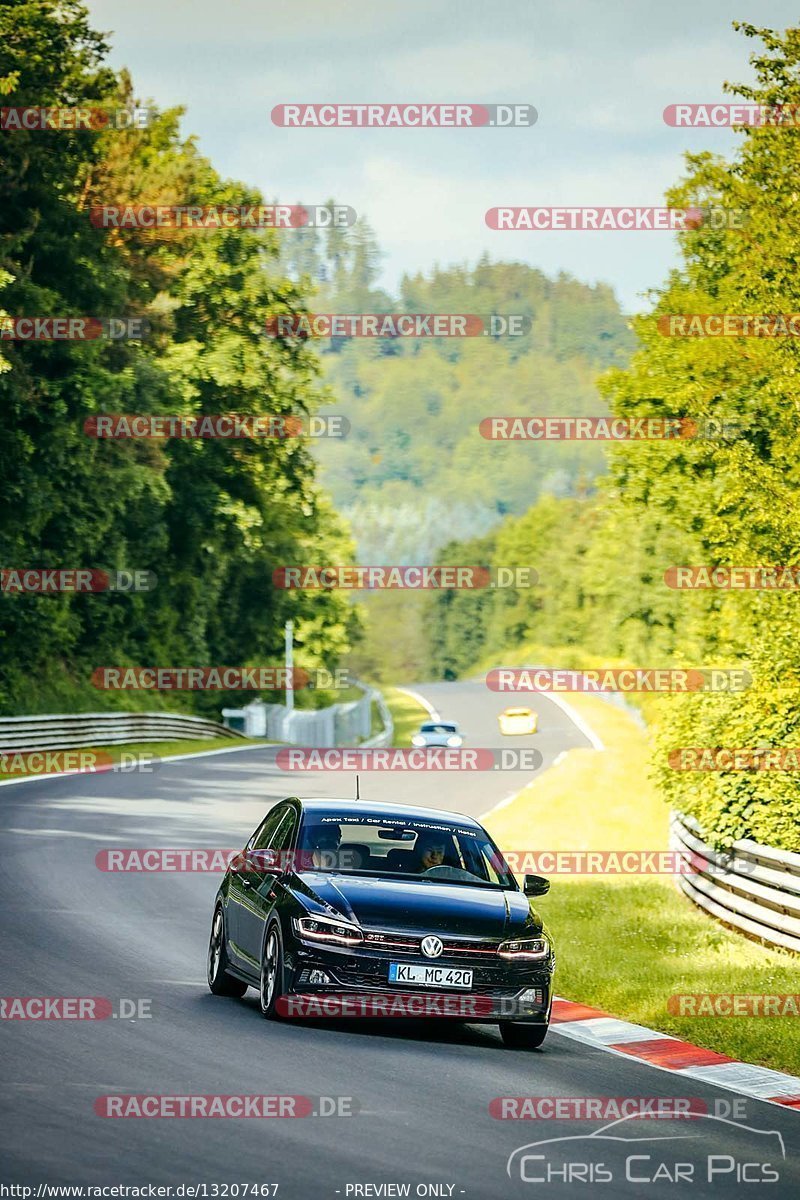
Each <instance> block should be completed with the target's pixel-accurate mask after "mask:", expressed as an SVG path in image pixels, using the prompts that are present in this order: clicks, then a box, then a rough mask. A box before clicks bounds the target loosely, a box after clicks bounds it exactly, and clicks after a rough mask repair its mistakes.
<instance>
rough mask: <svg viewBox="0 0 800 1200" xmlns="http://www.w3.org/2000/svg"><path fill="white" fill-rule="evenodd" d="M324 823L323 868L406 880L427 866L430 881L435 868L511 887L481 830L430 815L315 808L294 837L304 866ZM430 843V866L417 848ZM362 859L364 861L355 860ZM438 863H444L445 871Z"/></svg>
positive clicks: (456, 877) (461, 878)
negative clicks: (328, 835)
mask: <svg viewBox="0 0 800 1200" xmlns="http://www.w3.org/2000/svg"><path fill="white" fill-rule="evenodd" d="M326 828H331V829H332V830H335V836H334V838H333V841H332V843H331V845H330V846H329V847H328V848H327V850H326V861H325V869H326V870H331V871H338V872H343V873H348V872H352V871H357V872H358V873H359V874H362V875H363V874H373V875H391V876H395V875H396V876H397V877H398V878H403V877H405V878H406V879H408V878H417V879H419V878H424V877H425V872H426V870H427V871H431V872H433V873H432V874H431V875H430V876H429V878H430V880H431V882H432V881H433V880H434V878H435V873H436V870H437V869H438V871H439V874H438V880H439V882H452V883H456V882H459V883H471V884H473V885H474V884H484V885H490V886H494V887H498V886H499V887H513V886H514V884H513V879H512V878H511V875H510V872H509V871H508V870H507V868H506V866H505V863H504V862H503V859H502V856H501V855H500V854H499V852H498V850H497V848H496V847H495V846H494V845H493V843H492V842H491V841H490V840H489V838H488V836H487V835H486V834H485V833H484V832H483V830H480V829H474V828H472V827H466V826H465V827H460V826H455V825H448V824H447V823H446V822H439V821H433V820H431V821H426V820H416V819H414V818H406V819H405V820H400V821H398V819H397V817H395V816H391V815H388V814H387V816H386V817H385V818H381V817H373V818H371V819H370V820H369V821H366V820H364V819H363V818H361V819H360V818H358V817H354V816H351V815H349V814H336V813H334V812H330V813H325V814H322V813H315V814H314V819H313V821H308V819H307V818H306V819H305V820H304V823H303V828H302V831H301V835H300V841H299V848H300V856H301V859H302V861H303V864H304V869H309V868H308V864H307V863H306V861H305V859H306V856H310V855H311V853H312V852H313V848H314V846H315V845H318V844H319V832H320V830H324V829H326ZM337 844H338V846H339V847H340V849H339V850H337V849H336V846H337ZM431 845H435V846H437V847H438V848H439V854H438V855H437V859H436V862H435V865H430V866H429V865H427V864H426V863H425V862H423V853H424V851H425V849H426V847H430V846H431ZM354 846H355V847H358V848H359V850H361V851H362V853H361V854H359V856H358V859H357V860H355V859H354V856H353V853H352V850H353V847H354ZM363 852H366V853H363ZM364 860H366V862H367V864H368V865H367V866H362V865H360V864H361V863H362V862H363V861H364ZM441 868H448V872H447V874H446V875H445V873H444V872H443V871H442V870H441ZM301 869H303V868H301Z"/></svg>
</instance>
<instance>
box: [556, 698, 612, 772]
mask: <svg viewBox="0 0 800 1200" xmlns="http://www.w3.org/2000/svg"><path fill="white" fill-rule="evenodd" d="M545 694H546V695H547V699H548V700H552V702H553V704H555V706H556V708H560V709H561V711H562V712H563V713H566V715H567V716H568V717H569V719H570V721H572V724H573V725H574V726H575V727H576V728H577V729H578V731H579V732H580V733H582V734H583V736H584V737H585V738H586V740H587V741H588V742H590V743H591V747H592V749H593V750H605V746H604V745H603V742H602V740H601V739H600V738H599V737H598V736H597V734H596V733H595V731H594V730H593V729H592V727H591V725H590V724H589V722H588V721H585V720H584V718H583V717H582V716H581V714H580V713H579V712H576V710H575V709H574V708H573V707H572V705H571V704H569V703H568V702H567V701H566V700H565V699H564V698H563V697H562V696H559V695H558V693H557V692H547V693H545ZM557 761H558V759H556V762H557ZM553 766H555V763H553Z"/></svg>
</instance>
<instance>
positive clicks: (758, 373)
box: [416, 25, 800, 849]
mask: <svg viewBox="0 0 800 1200" xmlns="http://www.w3.org/2000/svg"><path fill="white" fill-rule="evenodd" d="M740 28H741V30H742V32H743V33H744V34H745V35H746V36H747V37H748V38H759V39H760V40H761V45H760V46H759V49H758V50H757V52H756V53H755V54H754V55H753V56H752V59H751V61H752V62H753V65H754V67H755V69H756V72H757V84H756V85H755V86H754V87H752V88H751V87H737V88H735V89H731V90H733V91H734V92H735V93H736V94H738V95H739V96H741V97H743V98H744V99H746V100H748V101H755V102H760V103H763V104H766V105H777V104H785V105H795V106H796V105H798V103H800V31H798V30H797V29H791V30H788V31H787V33H786V34H785V35H782V34H777V33H774V32H772V31H769V30H761V29H756V28H754V27H753V26H750V25H743V26H740ZM740 137H741V142H740V143H739V146H738V149H737V151H736V152H735V154H734V155H733V156H732V157H731V159H730V160H729V161H727V160H724V159H722V158H720V157H718V156H712V155H711V154H708V153H702V154H696V155H690V156H689V157H688V161H687V172H686V177H685V178H684V179H683V180H682V181H681V182H680V183H679V184H678V185H676V186H675V187H674V188H673V189H672V191H671V193H670V194H669V196H668V201H669V203H670V204H673V205H687V204H690V203H694V204H699V205H703V204H716V205H719V206H721V207H723V208H726V209H739V210H743V211H744V212H745V213H746V215H747V220H746V222H745V226H744V228H743V229H742V230H740V231H733V230H728V231H725V230H710V229H703V228H701V229H700V230H698V231H695V232H690V233H685V234H682V235H680V242H681V245H680V250H681V265H680V267H679V268H678V269H676V270H675V271H674V272H672V274H671V275H670V277H669V279H668V280H667V281H666V283H665V284H664V286H663V287H662V288H661V289H660V291H659V292H658V294H657V298H656V304H655V308H654V310H653V312H652V313H650V314H648V315H646V316H641V317H638V318H636V320H635V330H636V334H637V338H638V344H639V348H638V349H637V351H636V353H635V355H634V357H633V360H632V363H631V365H630V366H629V367H628V368H623V369H618V368H617V369H612V370H610V371H608V372H606V373H605V375H604V376H603V378H602V379H601V381H600V387H601V390H602V392H603V395H604V396H605V397H606V399H607V402H608V404H609V406H610V408H611V410H612V411H613V413H614V414H616V415H618V416H620V417H629V418H635V417H640V416H669V417H673V416H678V417H688V418H692V419H694V420H696V421H697V422H701V423H702V422H704V421H709V420H715V421H717V422H718V423H720V424H721V426H722V427H723V429H724V430H725V431H724V433H723V436H721V437H718V438H706V439H687V440H681V439H676V440H671V441H660V442H658V441H654V442H639V443H632V444H628V445H620V446H619V447H616V448H615V449H614V451H613V453H612V454H611V462H610V472H609V475H608V477H607V478H606V479H604V480H603V481H602V482H601V484H600V486H599V488H598V490H597V493H596V495H594V496H590V497H585V498H580V497H557V496H546V497H543V498H541V499H540V500H539V501H538V502H537V503H536V504H535V505H534V506H533V507H532V508H531V509H530V510H529V511H528V512H527V513H525V514H523V515H521V516H518V517H510V518H508V519H507V520H506V521H505V522H504V523H503V524H502V525H501V526H500V527H499V528H498V529H497V530H495V531H493V532H492V533H490V534H488V535H487V536H485V537H483V538H481V539H478V540H474V539H473V540H471V541H470V540H468V541H462V542H458V543H454V544H451V545H449V546H448V547H447V548H446V549H445V551H443V553H442V556H441V557H442V561H448V562H457V561H461V562H463V561H477V562H486V563H494V564H503V565H508V564H525V565H530V566H533V567H534V568H535V569H536V571H537V572H538V576H539V584H538V586H537V587H535V588H531V589H529V590H526V591H518V592H512V591H508V592H500V591H495V592H483V593H467V592H462V593H454V592H448V593H441V594H437V595H434V596H432V597H431V598H430V600H428V601H427V602H426V604H425V605H424V606H423V607H422V611H421V612H420V613H419V614H417V616H418V626H417V629H418V634H419V637H418V642H417V645H418V646H423V645H424V646H425V650H424V652H421V654H420V651H419V650H418V651H417V654H418V655H420V656H421V657H422V658H423V660H424V661H423V662H422V663H417V664H416V667H417V670H422V671H425V670H426V669H427V670H428V671H430V672H431V673H433V674H434V675H436V676H439V677H442V676H445V677H447V676H450V677H452V676H453V675H455V674H459V673H461V672H463V671H466V670H468V669H469V668H470V667H471V666H472V665H473V664H475V663H476V662H477V661H479V660H485V659H486V658H487V656H488V657H489V658H493V659H494V660H495V661H497V662H501V661H502V658H503V654H504V653H505V652H508V651H510V650H511V649H512V648H514V647H519V646H523V645H525V644H530V645H531V646H535V647H537V648H539V650H540V651H541V649H542V648H543V647H544V648H547V647H551V648H560V649H559V652H558V653H559V656H560V657H559V662H563V661H564V659H565V656H569V658H570V659H571V662H570V664H569V665H573V666H578V665H580V664H581V662H583V663H584V665H587V666H588V665H590V664H589V656H595V657H596V656H605V657H606V659H609V658H613V659H624V660H626V661H628V662H632V663H634V664H636V665H639V666H647V667H652V666H659V665H666V664H669V663H681V664H683V665H687V666H735V665H742V666H745V667H746V668H747V669H748V670H749V672H750V673H751V675H752V677H753V683H752V686H751V687H750V688H749V689H748V690H747V691H746V692H744V693H742V694H740V695H737V696H729V695H725V694H722V693H720V694H708V695H701V694H698V695H695V696H691V697H672V698H669V699H667V698H665V699H664V701H663V704H662V706H661V707H662V710H663V711H662V714H661V718H660V720H659V736H658V747H657V751H656V756H655V764H656V770H657V771H658V776H659V782H660V784H661V786H662V789H663V791H664V794H665V796H666V797H667V799H669V800H670V801H671V802H672V803H673V804H675V805H676V806H677V807H679V808H681V809H683V810H684V811H687V812H689V813H691V814H694V815H695V816H697V817H698V818H699V819H700V820H701V822H702V824H703V825H704V826H705V827H706V828H707V829H709V830H710V831H713V832H714V833H716V835H717V836H718V837H720V838H731V837H737V836H746V835H750V836H753V837H755V838H757V839H758V840H761V841H767V842H769V843H771V844H773V845H780V846H784V847H787V848H791V849H797V848H798V830H800V800H798V788H797V780H796V777H795V776H794V775H793V774H792V773H791V772H779V771H760V772H757V771H752V770H751V771H738V772H719V771H708V772H698V773H692V774H687V773H684V772H677V771H673V770H671V769H670V768H669V766H668V765H667V764H668V755H669V751H670V750H672V749H674V748H677V747H687V746H698V747H737V748H739V747H741V748H745V747H747V748H753V747H758V746H767V745H768V746H798V745H800V609H799V608H798V606H799V605H800V594H798V591H797V589H796V587H795V588H792V587H789V588H765V589H757V590H749V589H731V588H729V589H715V588H710V589H708V588H707V589H702V590H690V591H686V590H679V589H676V588H675V587H671V586H669V583H670V580H669V577H668V578H665V574H666V572H668V570H669V568H670V567H674V566H677V565H693V566H698V565H709V566H717V565H719V566H723V567H761V566H766V567H775V566H791V567H795V568H796V566H797V563H798V561H799V560H800V533H799V531H800V492H799V491H798V483H799V482H800V349H799V348H798V342H797V340H796V339H795V338H794V337H791V336H779V337H766V336H761V337H714V338H709V337H685V338H681V337H668V336H664V335H663V333H662V331H661V329H660V328H659V318H663V317H666V316H668V315H669V314H674V313H734V314H766V315H775V314H786V313H796V312H797V311H798V310H800V273H799V272H798V261H799V258H798V234H797V204H798V195H797V180H798V176H799V175H800V140H799V139H798V134H797V131H796V129H795V128H792V127H786V126H781V125H764V126H760V127H759V126H755V127H752V128H747V129H745V130H743V131H742V132H741V134H740ZM661 328H662V329H663V322H662V327H661ZM527 452H528V454H529V455H530V459H529V461H530V463H531V467H532V469H537V468H538V463H539V457H538V455H539V449H538V447H531V446H528V447H527ZM785 578H788V573H787V576H785ZM564 648H568V649H567V650H566V651H565V650H564ZM545 652H546V651H545Z"/></svg>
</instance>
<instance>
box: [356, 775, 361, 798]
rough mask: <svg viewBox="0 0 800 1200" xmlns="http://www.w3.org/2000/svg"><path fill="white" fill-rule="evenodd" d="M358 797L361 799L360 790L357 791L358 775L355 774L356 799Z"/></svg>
mask: <svg viewBox="0 0 800 1200" xmlns="http://www.w3.org/2000/svg"><path fill="white" fill-rule="evenodd" d="M360 799H361V792H360V791H359V787H358V775H356V800H360Z"/></svg>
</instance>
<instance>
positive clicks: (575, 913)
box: [484, 695, 800, 1074]
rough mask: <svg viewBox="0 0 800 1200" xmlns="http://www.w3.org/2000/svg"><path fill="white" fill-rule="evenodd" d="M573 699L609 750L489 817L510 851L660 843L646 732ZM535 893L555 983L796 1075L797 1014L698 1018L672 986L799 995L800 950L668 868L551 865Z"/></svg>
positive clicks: (626, 1014) (582, 756)
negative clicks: (734, 923)
mask: <svg viewBox="0 0 800 1200" xmlns="http://www.w3.org/2000/svg"><path fill="white" fill-rule="evenodd" d="M570 704H572V705H573V706H574V707H575V709H576V710H578V711H579V712H580V713H581V715H582V716H584V718H585V719H586V720H587V721H588V722H589V724H590V725H591V727H592V729H593V730H594V731H595V732H596V733H597V734H598V735H599V737H600V738H601V739H602V741H603V743H604V745H605V746H606V749H605V751H594V750H571V751H569V752H568V753H567V755H566V756H565V757H564V758H563V759H562V760H561V762H560V763H559V765H558V766H556V767H552V768H551V769H550V770H549V771H546V772H545V773H544V774H543V775H542V776H540V777H539V779H538V780H536V781H535V782H534V783H533V784H531V785H530V786H529V787H527V788H525V789H524V790H523V791H522V792H520V793H519V795H518V796H517V797H516V798H515V800H514V801H512V803H511V804H509V805H507V806H506V807H505V808H503V809H500V810H499V811H498V812H497V813H496V814H494V816H489V817H487V818H486V819H485V822H484V823H485V824H486V826H487V828H488V829H489V830H490V832H491V833H492V836H493V837H494V838H495V839H496V840H497V842H498V843H499V845H500V846H501V847H502V848H505V849H507V850H528V849H538V850H545V849H546V850H632V849H640V850H660V849H665V848H666V846H667V809H666V805H665V804H664V803H663V801H662V800H661V799H660V798H659V796H658V794H657V793H656V791H655V788H654V786H653V784H652V783H651V781H650V780H649V778H648V774H647V762H648V734H647V733H646V732H645V731H644V730H643V729H641V727H640V726H639V725H638V724H637V723H636V722H635V721H634V720H633V719H632V717H631V716H630V715H629V714H628V713H625V712H624V711H621V710H619V709H617V708H614V707H612V706H611V705H610V704H607V703H605V702H604V701H602V700H598V699H597V698H595V697H589V696H582V695H581V696H571V697H570ZM551 885H552V888H551V891H550V893H549V894H548V895H547V896H545V897H544V898H543V899H542V900H540V901H538V902H537V904H538V907H539V910H540V911H541V914H542V916H543V918H544V920H545V922H546V923H547V925H548V926H549V928H550V930H551V932H552V934H553V937H554V939H555V943H556V950H557V954H558V967H557V973H556V990H557V992H558V993H559V994H560V995H562V996H566V997H567V998H568V999H570V1000H577V1001H580V1002H581V1003H584V1004H589V1005H592V1006H594V1007H596V1008H600V1009H603V1010H604V1011H605V1012H608V1013H611V1014H612V1015H613V1016H615V1017H619V1018H622V1019H623V1020H626V1021H635V1022H637V1023H639V1024H642V1025H647V1026H649V1027H650V1028H652V1029H658V1030H660V1031H661V1032H662V1033H667V1034H671V1035H673V1036H676V1037H681V1038H685V1039H686V1040H688V1041H690V1042H695V1043H697V1044H698V1045H701V1046H706V1047H708V1048H709V1049H711V1050H716V1051H718V1052H719V1053H720V1054H727V1055H730V1057H731V1058H736V1059H741V1060H742V1061H744V1062H750V1063H758V1064H760V1065H762V1066H766V1067H772V1068H773V1069H775V1070H778V1071H789V1072H790V1073H796V1074H800V1020H798V1019H797V1018H796V1017H795V1018H793V1017H791V1016H783V1017H735V1016H731V1017H690V1016H685V1017H681V1016H677V1015H673V1014H672V1013H670V1012H669V1008H668V1005H669V998H670V996H674V995H680V994H684V993H689V994H695V993H702V992H711V993H734V994H745V995H752V994H763V993H769V994H774V993H778V994H794V993H796V992H797V979H798V962H797V957H796V956H795V955H791V954H788V953H783V952H781V951H777V950H770V949H767V948H766V947H763V946H760V945H758V944H757V943H755V942H751V941H749V940H748V939H746V938H744V937H741V936H740V935H738V934H736V933H733V932H731V931H729V930H727V929H725V928H724V927H723V926H722V925H720V924H718V923H717V922H716V921H714V920H713V919H712V918H711V917H707V916H705V915H704V914H703V913H702V912H701V911H700V910H699V909H698V908H696V907H695V906H694V905H693V904H692V903H691V902H690V901H689V900H687V899H686V897H685V896H683V895H682V893H681V892H679V891H678V889H677V888H676V887H675V885H674V884H673V883H672V881H671V879H669V878H668V877H660V876H650V877H632V876H608V877H606V878H603V879H602V880H601V879H598V878H597V877H596V876H594V877H579V876H572V875H553V876H552V877H551Z"/></svg>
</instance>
